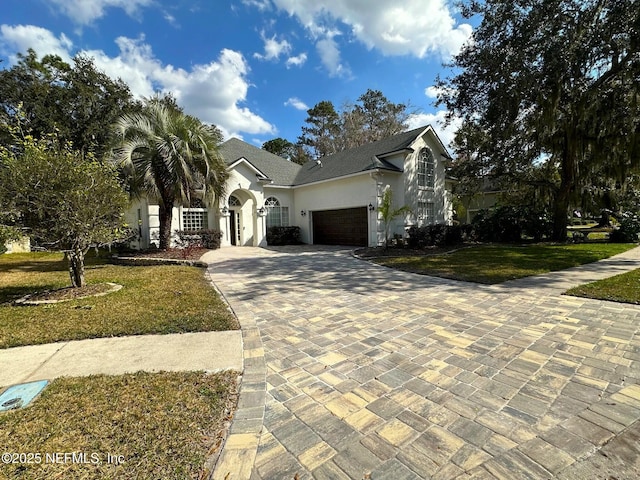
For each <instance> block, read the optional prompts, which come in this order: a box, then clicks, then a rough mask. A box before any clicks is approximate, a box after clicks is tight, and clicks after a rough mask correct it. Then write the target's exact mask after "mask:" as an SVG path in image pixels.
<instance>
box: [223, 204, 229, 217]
mask: <svg viewBox="0 0 640 480" xmlns="http://www.w3.org/2000/svg"><path fill="white" fill-rule="evenodd" d="M227 213H229V209H228V208H227V206H226V205H225V206H224V207H222V215H226V214H227Z"/></svg>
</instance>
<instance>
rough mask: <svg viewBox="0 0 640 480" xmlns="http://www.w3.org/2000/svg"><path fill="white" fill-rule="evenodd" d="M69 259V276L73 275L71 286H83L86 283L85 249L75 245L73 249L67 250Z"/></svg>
mask: <svg viewBox="0 0 640 480" xmlns="http://www.w3.org/2000/svg"><path fill="white" fill-rule="evenodd" d="M67 258H68V260H69V277H71V286H72V287H74V288H82V287H84V286H85V285H86V282H85V280H84V251H83V250H82V249H81V248H78V247H74V248H73V250H70V251H69V252H67Z"/></svg>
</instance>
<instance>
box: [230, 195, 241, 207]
mask: <svg viewBox="0 0 640 480" xmlns="http://www.w3.org/2000/svg"><path fill="white" fill-rule="evenodd" d="M229 206H230V207H241V206H242V204H241V203H240V200H238V198H237V197H234V196H233V195H231V196H230V197H229Z"/></svg>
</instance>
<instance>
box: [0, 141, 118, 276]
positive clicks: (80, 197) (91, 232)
mask: <svg viewBox="0 0 640 480" xmlns="http://www.w3.org/2000/svg"><path fill="white" fill-rule="evenodd" d="M117 175H118V174H117V171H116V170H115V168H113V167H110V166H108V165H103V164H100V163H98V162H97V161H95V160H93V159H92V158H91V155H84V156H83V155H82V153H80V152H78V151H76V150H74V149H72V148H71V146H70V145H60V144H59V143H58V141H57V140H56V139H55V138H54V137H52V136H48V137H45V138H43V139H41V140H36V139H34V138H32V137H30V136H26V137H19V136H17V135H16V134H15V133H14V134H13V145H11V146H10V147H9V148H6V147H4V146H0V203H2V204H3V205H8V206H9V207H10V208H12V209H14V210H15V211H17V212H19V217H18V223H20V224H21V225H22V226H24V227H26V228H27V229H28V230H29V232H30V234H31V235H32V236H33V237H35V238H36V239H38V240H39V241H40V242H43V243H46V244H50V245H53V246H55V248H57V249H60V250H62V251H64V252H65V254H66V258H67V260H68V262H69V276H70V277H71V285H72V286H73V287H83V286H85V278H84V257H85V254H86V253H87V251H88V249H89V248H90V247H91V246H93V245H104V244H110V243H112V242H114V241H117V240H120V239H125V238H126V236H127V235H128V232H129V230H128V229H127V228H126V225H125V224H124V211H125V209H126V208H127V206H128V195H127V194H126V193H125V191H124V190H123V189H122V187H121V185H120V183H119V181H118V176H117Z"/></svg>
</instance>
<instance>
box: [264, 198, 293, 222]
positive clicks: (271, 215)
mask: <svg viewBox="0 0 640 480" xmlns="http://www.w3.org/2000/svg"><path fill="white" fill-rule="evenodd" d="M264 207H265V208H266V209H267V227H288V226H289V207H283V206H281V205H280V201H279V200H278V199H277V198H275V197H269V198H267V199H266V200H265V202H264Z"/></svg>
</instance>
